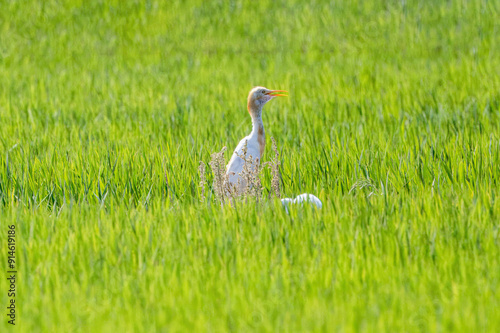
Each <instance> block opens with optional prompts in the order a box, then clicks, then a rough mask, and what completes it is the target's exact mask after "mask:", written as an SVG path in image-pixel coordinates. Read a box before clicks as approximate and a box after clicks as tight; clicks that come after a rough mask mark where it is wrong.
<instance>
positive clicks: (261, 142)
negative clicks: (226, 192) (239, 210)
mask: <svg viewBox="0 0 500 333" xmlns="http://www.w3.org/2000/svg"><path fill="white" fill-rule="evenodd" d="M279 92H285V91H284V90H270V89H267V88H264V87H255V88H253V89H252V90H251V91H250V93H249V94H248V102H247V109H248V113H250V116H251V117H252V132H251V133H250V134H249V135H247V136H246V137H244V138H243V139H242V140H241V141H240V143H239V144H238V146H236V149H235V150H234V153H233V155H232V157H231V160H230V161H229V163H228V165H227V167H226V175H227V176H228V179H229V183H230V184H231V186H232V187H233V189H234V191H235V192H236V193H234V194H241V193H242V191H243V190H244V189H245V187H246V183H245V181H244V180H243V179H242V177H241V175H240V173H241V172H242V171H243V166H244V165H245V161H244V160H243V159H242V158H241V157H240V156H245V157H246V158H247V159H249V158H250V157H251V159H252V160H253V161H254V162H253V163H252V164H253V166H251V167H254V166H255V165H258V164H259V163H260V160H261V158H262V154H264V148H265V146H266V135H265V132H264V123H263V122H262V108H263V107H264V105H265V104H266V103H267V102H269V101H270V100H272V99H273V98H274V97H276V96H286V95H282V94H279ZM245 145H246V155H245V153H244V147H245Z"/></svg>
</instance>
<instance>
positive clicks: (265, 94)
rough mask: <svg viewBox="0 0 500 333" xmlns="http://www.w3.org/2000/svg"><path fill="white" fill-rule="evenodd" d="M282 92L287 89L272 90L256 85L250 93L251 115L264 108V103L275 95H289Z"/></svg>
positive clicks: (249, 106) (249, 105)
mask: <svg viewBox="0 0 500 333" xmlns="http://www.w3.org/2000/svg"><path fill="white" fill-rule="evenodd" d="M281 92H287V91H286V90H270V89H267V88H264V87H255V88H253V89H252V90H250V93H249V94H248V112H250V114H251V115H254V113H255V112H258V111H259V110H261V109H262V107H263V106H264V104H266V103H267V102H269V101H270V100H272V99H273V98H275V97H278V96H287V95H284V94H280V93H281Z"/></svg>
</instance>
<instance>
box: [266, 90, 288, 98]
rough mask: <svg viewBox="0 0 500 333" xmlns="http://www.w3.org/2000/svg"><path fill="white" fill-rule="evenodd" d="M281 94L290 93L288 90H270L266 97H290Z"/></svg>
mask: <svg viewBox="0 0 500 333" xmlns="http://www.w3.org/2000/svg"><path fill="white" fill-rule="evenodd" d="M280 92H285V93H288V91H286V90H270V91H269V92H267V93H266V95H269V96H282V97H288V95H283V94H278V93H280Z"/></svg>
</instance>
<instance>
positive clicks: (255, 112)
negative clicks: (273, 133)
mask: <svg viewBox="0 0 500 333" xmlns="http://www.w3.org/2000/svg"><path fill="white" fill-rule="evenodd" d="M248 111H250V115H251V116H252V133H250V138H257V142H258V143H259V150H260V158H262V154H264V148H265V146H266V133H265V132H264V123H263V122H262V107H256V108H255V109H250V108H249V110H248Z"/></svg>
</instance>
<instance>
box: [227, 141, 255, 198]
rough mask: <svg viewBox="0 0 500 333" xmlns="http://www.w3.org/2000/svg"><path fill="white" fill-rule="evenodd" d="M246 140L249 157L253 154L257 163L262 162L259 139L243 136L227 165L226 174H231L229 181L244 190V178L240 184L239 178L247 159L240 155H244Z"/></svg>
mask: <svg viewBox="0 0 500 333" xmlns="http://www.w3.org/2000/svg"><path fill="white" fill-rule="evenodd" d="M245 142H246V144H247V155H246V156H247V158H249V157H250V156H252V159H253V160H254V161H256V164H258V163H259V162H260V150H259V143H258V142H257V140H253V138H249V137H248V136H247V137H245V138H243V140H241V141H240V143H239V144H238V146H236V149H235V150H234V153H233V156H232V157H231V160H230V161H229V163H228V164H227V167H226V175H228V176H229V182H230V183H231V184H233V185H235V186H236V187H237V190H238V191H242V190H243V189H244V188H245V187H246V183H245V181H244V180H243V179H241V180H240V182H239V184H238V179H240V178H241V176H240V173H241V171H243V166H244V165H245V161H243V159H242V158H241V157H239V156H238V155H240V156H243V147H244V146H245ZM236 153H238V154H236Z"/></svg>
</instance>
